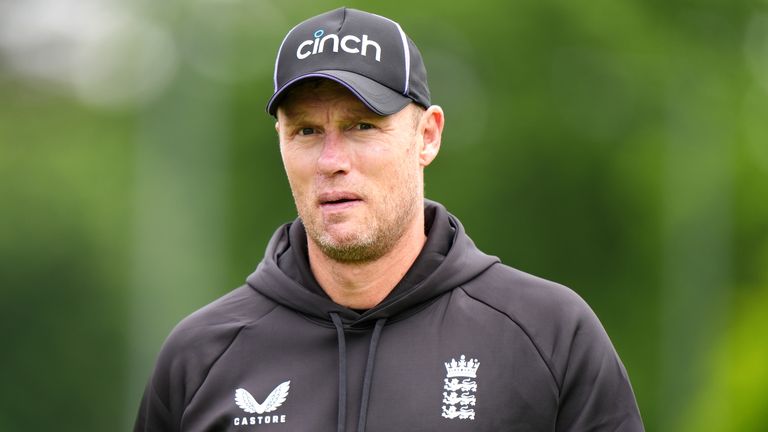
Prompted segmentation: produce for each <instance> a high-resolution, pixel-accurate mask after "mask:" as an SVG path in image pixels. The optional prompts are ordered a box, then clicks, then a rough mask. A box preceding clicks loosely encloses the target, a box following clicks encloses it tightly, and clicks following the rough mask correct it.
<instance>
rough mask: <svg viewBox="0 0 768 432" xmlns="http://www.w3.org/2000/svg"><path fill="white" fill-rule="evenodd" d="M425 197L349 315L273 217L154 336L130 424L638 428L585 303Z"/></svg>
mask: <svg viewBox="0 0 768 432" xmlns="http://www.w3.org/2000/svg"><path fill="white" fill-rule="evenodd" d="M426 204H427V205H426V213H425V216H426V221H427V227H426V230H427V234H428V237H427V238H428V240H427V243H426V245H425V247H424V249H423V250H422V252H421V254H420V255H419V257H418V258H417V260H416V262H415V263H414V265H413V266H412V267H411V269H410V270H409V272H408V273H407V274H406V275H405V277H403V279H402V280H401V282H400V283H399V284H398V285H397V286H396V287H395V289H394V290H393V291H392V292H391V293H390V295H389V296H388V297H387V298H386V299H385V300H384V301H382V302H381V303H380V304H379V305H377V306H375V307H374V308H372V309H370V310H367V311H364V312H362V313H361V311H353V310H350V309H348V308H345V307H343V306H340V305H338V304H336V303H334V302H333V301H332V300H331V299H330V298H329V297H328V296H327V295H325V293H324V292H323V291H322V289H321V288H320V287H319V285H317V282H316V281H315V280H314V277H313V276H312V274H311V272H310V271H309V265H308V261H307V255H306V236H305V235H304V230H303V226H302V225H301V221H299V220H297V221H295V222H293V223H292V224H287V225H284V226H283V227H281V228H280V229H278V230H277V232H276V233H275V235H274V236H273V237H272V240H271V241H270V243H269V246H268V247H267V251H266V254H265V257H264V259H263V260H262V262H261V263H260V264H259V266H258V267H257V269H256V271H255V272H254V273H253V274H251V276H249V277H248V279H247V282H248V283H247V284H246V285H244V286H242V287H240V288H238V289H236V290H234V291H232V292H231V293H229V294H227V295H225V296H224V297H222V298H220V299H219V300H216V301H215V302H213V303H211V304H209V305H208V306H206V307H204V308H203V309H201V310H199V311H197V312H195V313H194V314H192V315H190V316H189V317H187V318H186V319H184V320H183V321H182V322H181V323H180V324H179V325H178V326H177V327H176V328H175V329H174V330H173V332H172V333H171V335H170V336H169V337H168V339H167V341H166V342H165V344H164V346H163V349H162V351H161V353H160V356H159V359H158V361H157V365H156V368H155V371H154V374H153V376H152V378H151V380H150V382H149V384H148V386H147V389H146V391H145V394H144V398H143V399H142V403H141V407H140V410H139V416H138V418H137V420H136V426H135V431H190V432H192V431H224V430H226V431H286V432H287V431H291V432H296V431H312V432H332V431H337V432H343V431H350V432H363V431H368V432H395V431H398V432H401V431H435V432H438V431H439V432H443V431H446V432H447V431H473V432H486V431H642V430H643V425H642V422H641V420H640V414H639V412H638V409H637V404H636V402H635V397H634V395H633V393H632V389H631V387H630V384H629V379H628V378H627V374H626V371H625V370H624V367H623V365H622V364H621V361H620V360H619V357H618V356H617V354H616V352H615V350H614V349H613V346H612V345H611V342H610V340H609V339H608V336H607V335H606V333H605V331H604V330H603V328H602V326H601V325H600V322H599V321H598V320H597V317H596V316H595V315H594V313H593V312H592V311H591V310H590V308H589V307H588V306H587V305H586V303H584V301H583V300H582V299H581V298H580V297H579V296H578V295H576V294H575V293H574V292H573V291H571V290H569V289H568V288H566V287H563V286H561V285H558V284H555V283H552V282H549V281H545V280H542V279H539V278H536V277H534V276H531V275H528V274H526V273H523V272H520V271H518V270H515V269H512V268H510V267H507V266H505V265H503V264H501V263H500V262H499V260H498V259H497V258H495V257H492V256H488V255H485V254H484V253H482V252H480V251H479V250H478V249H477V248H476V247H475V245H474V244H473V243H472V240H470V238H469V237H467V235H466V234H465V233H464V229H463V227H462V226H461V224H460V223H459V221H458V220H457V219H456V218H455V217H454V216H452V215H450V214H449V213H448V212H447V211H446V210H445V209H444V208H443V207H442V206H441V205H439V204H437V203H434V202H429V201H427V203H426Z"/></svg>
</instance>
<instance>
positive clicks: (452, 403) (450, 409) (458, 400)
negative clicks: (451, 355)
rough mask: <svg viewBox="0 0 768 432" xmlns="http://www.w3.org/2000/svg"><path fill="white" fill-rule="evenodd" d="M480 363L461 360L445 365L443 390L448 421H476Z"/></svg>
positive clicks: (445, 414)
mask: <svg viewBox="0 0 768 432" xmlns="http://www.w3.org/2000/svg"><path fill="white" fill-rule="evenodd" d="M479 366H480V362H479V361H477V360H476V359H469V360H467V359H466V356H464V355H463V354H462V355H461V357H460V358H459V361H456V359H451V361H450V362H449V363H445V386H443V389H444V390H445V391H444V392H443V417H445V418H447V419H459V420H474V419H475V409H474V408H472V407H474V406H475V402H476V400H475V393H476V392H477V381H475V379H476V378H477V368H478V367H479Z"/></svg>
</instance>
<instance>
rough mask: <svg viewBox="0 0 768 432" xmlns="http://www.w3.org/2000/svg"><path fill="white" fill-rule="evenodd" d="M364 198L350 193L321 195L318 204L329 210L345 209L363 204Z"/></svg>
mask: <svg viewBox="0 0 768 432" xmlns="http://www.w3.org/2000/svg"><path fill="white" fill-rule="evenodd" d="M362 201H363V200H362V198H360V197H359V196H358V195H356V194H353V193H350V192H328V193H323V194H320V197H319V199H318V203H319V204H320V207H322V208H327V209H335V208H344V207H348V206H351V205H354V204H357V203H360V202H362Z"/></svg>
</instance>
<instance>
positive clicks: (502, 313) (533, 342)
mask: <svg viewBox="0 0 768 432" xmlns="http://www.w3.org/2000/svg"><path fill="white" fill-rule="evenodd" d="M457 289H460V290H461V291H462V292H463V293H464V294H466V295H467V297H469V298H471V299H472V300H474V301H476V302H478V303H480V304H483V305H485V306H486V307H488V308H490V309H492V310H494V311H496V312H498V313H499V314H501V315H504V316H505V317H507V319H509V320H510V321H512V322H513V323H514V324H515V325H516V326H517V327H518V328H519V329H520V331H522V332H523V334H524V335H525V336H526V337H527V338H528V340H529V341H530V342H531V345H533V348H534V349H535V350H536V353H537V354H538V355H539V357H540V358H541V361H542V362H544V365H545V366H546V367H547V370H548V371H549V374H550V376H551V377H552V381H554V383H555V387H557V393H558V396H557V397H558V399H559V398H560V393H561V392H562V386H561V385H560V383H559V382H558V380H557V376H556V374H555V371H554V369H553V367H552V365H551V364H550V362H549V361H548V360H547V357H546V356H545V355H544V353H543V350H542V349H541V347H540V346H539V344H537V343H536V340H534V338H533V337H532V336H531V335H530V333H528V331H527V330H526V329H525V327H524V326H523V325H522V324H520V323H519V322H518V321H517V319H515V318H514V317H512V316H510V315H509V314H508V313H506V312H504V311H503V310H501V309H499V308H497V307H495V306H493V305H491V304H489V303H488V302H486V301H484V300H481V299H479V298H477V297H475V296H473V295H472V294H470V293H469V292H467V290H466V289H465V288H464V286H463V285H462V286H459V287H458V288H457Z"/></svg>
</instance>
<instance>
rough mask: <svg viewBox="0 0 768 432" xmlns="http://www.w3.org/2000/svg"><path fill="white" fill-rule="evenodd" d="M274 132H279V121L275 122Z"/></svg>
mask: <svg viewBox="0 0 768 432" xmlns="http://www.w3.org/2000/svg"><path fill="white" fill-rule="evenodd" d="M275 132H277V133H278V135H279V134H280V122H279V121H276V122H275Z"/></svg>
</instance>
